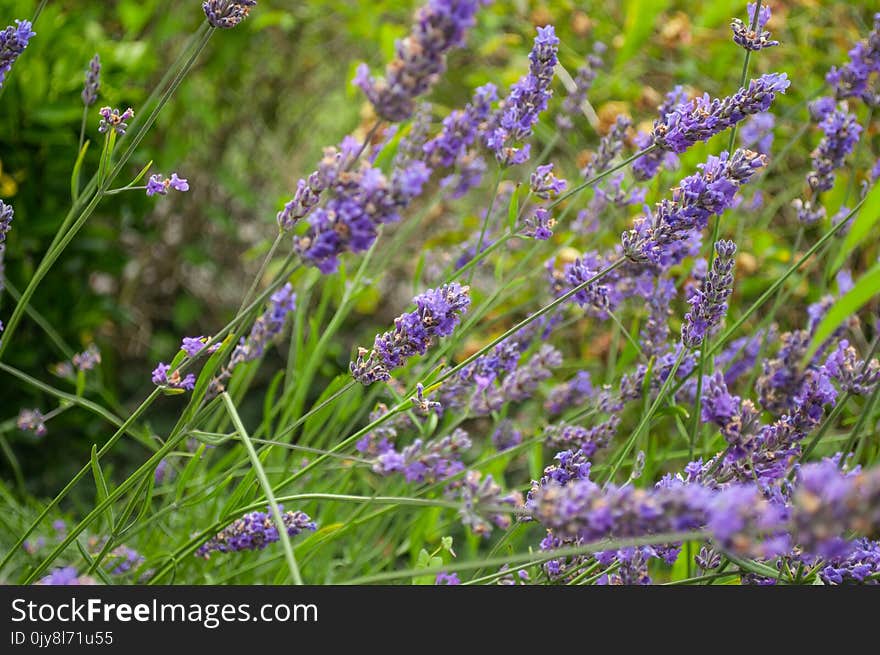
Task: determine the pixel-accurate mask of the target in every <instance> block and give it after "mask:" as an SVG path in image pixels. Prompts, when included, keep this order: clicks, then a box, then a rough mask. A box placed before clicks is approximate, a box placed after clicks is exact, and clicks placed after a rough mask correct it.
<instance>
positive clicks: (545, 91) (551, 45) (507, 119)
mask: <svg viewBox="0 0 880 655" xmlns="http://www.w3.org/2000/svg"><path fill="white" fill-rule="evenodd" d="M558 46H559V39H558V38H557V37H556V32H555V30H554V28H553V26H552V25H547V26H546V27H539V28H538V35H537V36H536V37H535V44H534V46H533V47H532V52H531V53H530V54H529V61H530V64H529V73H528V75H526V76H525V77H523V78H521V79H520V80H519V81H518V82H517V83H516V84H514V85H513V87H512V88H511V89H510V94H509V95H508V96H507V98H505V99H504V102H503V104H502V107H501V109H500V110H499V113H498V115H497V116H496V117H494V118H493V120H492V121H491V123H492V124H491V125H490V127H489V131H488V134H487V136H486V146H487V147H488V148H489V149H490V150H492V151H493V152H494V153H495V158H496V159H497V160H498V161H499V163H501V164H502V165H504V166H509V165H511V164H522V163H524V162H525V161H526V160H528V158H529V145H528V144H525V145H523V146H518V145H517V144H518V143H521V142H522V141H525V140H526V139H528V138H529V137H530V136H531V135H532V130H533V129H534V127H535V124H536V123H537V122H538V119H539V118H540V115H541V112H543V111H544V110H545V109H546V108H547V103H548V101H549V100H550V97H551V96H552V95H553V91H551V90H550V84H551V83H552V82H553V71H554V68H555V67H556V63H557V59H556V52H557V49H558Z"/></svg>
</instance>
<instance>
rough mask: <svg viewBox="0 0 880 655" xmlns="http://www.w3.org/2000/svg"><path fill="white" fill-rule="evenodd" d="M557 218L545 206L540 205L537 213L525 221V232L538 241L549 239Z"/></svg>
mask: <svg viewBox="0 0 880 655" xmlns="http://www.w3.org/2000/svg"><path fill="white" fill-rule="evenodd" d="M555 225H556V219H555V218H553V215H552V214H551V213H550V211H549V210H548V209H546V208H545V207H538V208H537V209H536V210H535V213H534V214H532V215H531V216H530V217H529V218H527V219H526V221H525V229H524V230H523V234H524V235H525V236H527V237H532V238H533V239H537V240H538V241H547V240H548V239H550V237H552V236H553V228H554V226H555Z"/></svg>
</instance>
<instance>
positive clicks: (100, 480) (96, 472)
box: [92, 444, 116, 526]
mask: <svg viewBox="0 0 880 655" xmlns="http://www.w3.org/2000/svg"><path fill="white" fill-rule="evenodd" d="M92 475H93V476H94V478H95V488H96V489H97V491H98V502H97V503H96V504H101V503H103V502H104V501H105V500H106V499H107V497H108V496H109V495H110V490H109V489H108V487H107V480H105V479H104V472H103V471H102V470H101V463H100V462H99V461H98V447H97V446H96V445H95V444H92ZM107 515H108V516H109V518H110V525H111V526H113V525H114V524H115V523H116V521H115V520H114V518H113V506H112V505H108V506H107Z"/></svg>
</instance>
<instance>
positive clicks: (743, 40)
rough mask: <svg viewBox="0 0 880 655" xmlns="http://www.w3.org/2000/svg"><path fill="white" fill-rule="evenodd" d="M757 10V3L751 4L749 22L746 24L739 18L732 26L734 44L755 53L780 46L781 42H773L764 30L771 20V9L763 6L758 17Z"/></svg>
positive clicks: (735, 19)
mask: <svg viewBox="0 0 880 655" xmlns="http://www.w3.org/2000/svg"><path fill="white" fill-rule="evenodd" d="M756 9H758V5H757V3H754V2H751V3H749V6H748V13H749V22H748V23H744V22H743V21H742V20H740V19H739V18H734V19H733V21H732V22H731V24H730V29H732V30H733V41H734V43H736V44H737V45H740V46H742V47H743V48H745V49H746V50H751V51H753V52H757V51H758V50H763V49H764V48H770V47H772V46H775V45H779V41H774V40H772V39H771V38H770V32H768V31H767V30H765V29H764V27H765V26H766V25H767V21H769V20H770V7H768V6H767V5H766V4H762V5H761V8H760V9H759V10H758V15H757V16H756V15H755V10H756Z"/></svg>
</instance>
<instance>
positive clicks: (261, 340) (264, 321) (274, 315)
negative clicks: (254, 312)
mask: <svg viewBox="0 0 880 655" xmlns="http://www.w3.org/2000/svg"><path fill="white" fill-rule="evenodd" d="M295 309H296V294H295V293H294V292H293V286H292V285H291V284H290V282H288V283H287V284H285V285H284V286H283V287H281V288H280V289H278V291H276V292H275V293H273V294H272V296H271V297H270V298H269V307H268V308H267V309H266V311H265V312H263V313H262V314H261V315H260V317H259V318H257V320H256V321H254V325H253V327H251V331H250V333H249V334H248V335H247V337H242V338H241V339H240V340H239V342H238V345H236V346H235V350H233V351H232V356H231V357H230V358H229V363H228V364H227V365H226V366H225V367H224V368H223V370H222V371H221V372H220V374H219V375H218V376H217V377H216V378H214V379H213V380H212V381H211V391H212V393H220V392H221V391H222V390H223V389H224V385H225V383H226V381H227V380H228V379H229V378H230V377H232V371H233V370H234V369H235V367H236V366H238V365H239V364H243V363H244V362H252V361H254V360H255V359H259V358H260V357H262V356H263V352H265V350H266V346H267V345H269V342H270V341H272V339H274V338H275V337H276V336H278V335H279V334H280V333H281V330H283V329H284V323H285V322H286V321H287V315H288V314H290V313H291V312H293V311H294V310H295Z"/></svg>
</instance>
